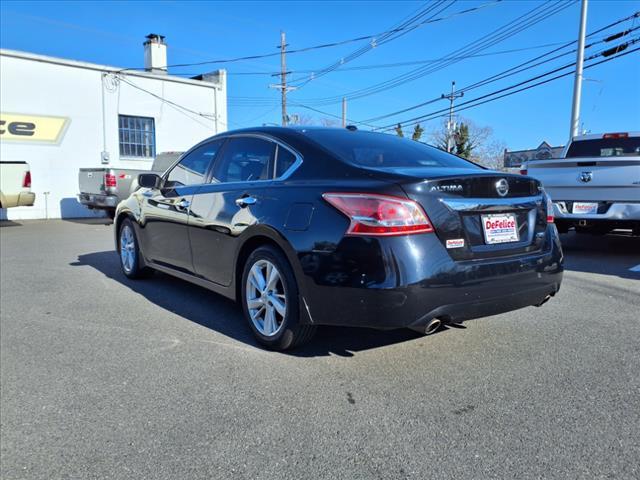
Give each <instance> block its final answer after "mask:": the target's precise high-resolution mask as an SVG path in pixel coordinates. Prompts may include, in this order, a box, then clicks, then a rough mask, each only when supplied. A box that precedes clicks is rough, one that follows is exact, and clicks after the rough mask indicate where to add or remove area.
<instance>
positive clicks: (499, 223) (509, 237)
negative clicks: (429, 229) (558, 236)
mask: <svg viewBox="0 0 640 480" xmlns="http://www.w3.org/2000/svg"><path fill="white" fill-rule="evenodd" d="M400 185H401V187H402V188H403V189H404V191H405V193H406V194H407V195H408V196H409V198H411V199H412V200H415V201H417V202H418V203H420V204H421V205H422V207H423V208H424V210H425V212H426V213H427V215H428V216H429V219H430V220H431V223H432V224H433V227H434V228H435V231H436V234H437V235H438V238H439V239H440V241H441V242H442V244H443V246H444V247H445V248H447V250H448V252H449V254H450V255H451V257H453V258H454V259H456V260H471V259H480V258H491V257H498V256H507V255H514V254H520V253H528V252H533V251H537V250H540V249H541V247H542V244H543V241H544V235H545V231H546V226H547V217H546V202H545V198H544V195H543V192H542V189H541V187H540V183H539V182H538V181H537V180H535V179H533V178H531V177H525V176H519V175H509V174H506V175H502V174H500V173H499V172H490V171H488V172H486V173H485V172H477V171H476V172H473V173H468V174H455V175H451V176H440V177H438V178H435V179H419V178H413V179H410V180H409V179H407V180H406V181H402V182H400ZM487 222H489V223H487ZM494 242H495V243H494Z"/></svg>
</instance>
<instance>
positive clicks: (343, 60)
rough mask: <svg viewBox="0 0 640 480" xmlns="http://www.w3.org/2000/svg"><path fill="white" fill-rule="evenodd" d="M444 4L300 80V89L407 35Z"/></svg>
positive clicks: (421, 13)
mask: <svg viewBox="0 0 640 480" xmlns="http://www.w3.org/2000/svg"><path fill="white" fill-rule="evenodd" d="M444 3H446V1H445V0H438V1H437V2H435V3H434V4H432V5H429V6H428V7H426V8H424V9H423V10H422V11H420V12H419V13H418V14H416V15H414V16H413V17H411V18H409V19H408V20H405V21H403V22H402V23H401V24H400V26H399V27H396V28H394V29H392V30H389V33H386V34H384V35H382V36H381V37H380V38H377V39H373V40H372V41H371V43H369V44H367V45H366V46H364V47H361V48H359V49H358V50H356V51H354V52H352V53H350V54H349V55H347V56H346V57H341V58H340V59H339V60H338V61H336V62H334V63H332V64H331V65H329V66H328V67H325V68H323V69H321V70H320V71H319V72H317V73H312V74H311V75H310V76H308V77H306V78H304V79H300V80H299V82H300V83H298V84H297V86H298V88H301V87H304V86H305V85H307V84H308V83H309V82H311V81H313V80H315V79H317V78H319V77H321V76H323V75H326V74H328V73H330V72H332V71H334V70H337V69H338V68H340V67H341V66H342V65H344V64H345V63H347V62H350V61H353V60H355V59H356V58H358V57H360V56H362V55H364V54H365V53H367V52H369V51H370V50H373V49H374V48H376V47H378V46H379V45H383V44H385V43H388V42H390V41H392V40H395V39H397V38H399V37H401V36H402V35H405V34H406V33H408V32H409V31H411V30H414V29H415V28H418V27H417V26H416V25H415V24H414V22H416V21H417V20H419V19H420V18H422V17H424V16H425V15H427V14H429V13H431V12H432V11H433V10H435V9H437V8H439V7H440V6H442V5H443V4H444ZM454 3H455V0H450V1H449V3H448V4H447V5H445V6H444V7H443V8H442V9H440V10H439V11H438V12H436V13H435V14H434V15H433V16H431V17H429V19H428V20H427V21H429V20H432V19H433V18H434V17H435V16H436V15H438V14H439V13H442V12H443V11H444V10H446V9H447V8H449V7H450V6H451V5H453V4H454ZM407 29H408V30H407Z"/></svg>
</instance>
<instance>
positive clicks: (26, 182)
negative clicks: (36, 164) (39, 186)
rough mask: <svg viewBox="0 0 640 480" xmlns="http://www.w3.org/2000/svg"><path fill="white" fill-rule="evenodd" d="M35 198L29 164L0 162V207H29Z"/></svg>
mask: <svg viewBox="0 0 640 480" xmlns="http://www.w3.org/2000/svg"><path fill="white" fill-rule="evenodd" d="M35 200H36V194H35V193H33V192H32V191H31V170H30V168H29V164H28V163H27V162H0V208H12V207H30V206H31V205H33V203H34V202H35Z"/></svg>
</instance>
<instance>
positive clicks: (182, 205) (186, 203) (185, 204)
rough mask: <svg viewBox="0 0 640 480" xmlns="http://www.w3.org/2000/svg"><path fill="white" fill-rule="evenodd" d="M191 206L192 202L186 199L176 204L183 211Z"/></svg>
mask: <svg viewBox="0 0 640 480" xmlns="http://www.w3.org/2000/svg"><path fill="white" fill-rule="evenodd" d="M190 206H191V202H190V201H189V200H186V199H184V198H183V199H182V200H180V201H179V202H178V203H177V204H176V207H178V208H182V209H185V210H186V209H187V208H189V207H190Z"/></svg>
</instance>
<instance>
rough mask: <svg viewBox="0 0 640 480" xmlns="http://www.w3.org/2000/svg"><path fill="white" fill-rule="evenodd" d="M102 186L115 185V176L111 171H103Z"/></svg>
mask: <svg viewBox="0 0 640 480" xmlns="http://www.w3.org/2000/svg"><path fill="white" fill-rule="evenodd" d="M104 186H105V187H115V186H117V180H116V176H115V175H114V174H113V173H105V174H104Z"/></svg>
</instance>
